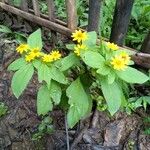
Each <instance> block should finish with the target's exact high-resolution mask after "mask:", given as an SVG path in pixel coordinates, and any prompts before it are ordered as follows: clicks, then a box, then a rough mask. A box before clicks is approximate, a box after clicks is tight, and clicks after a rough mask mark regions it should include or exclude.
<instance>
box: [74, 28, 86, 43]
mask: <svg viewBox="0 0 150 150" xmlns="http://www.w3.org/2000/svg"><path fill="white" fill-rule="evenodd" d="M71 37H72V38H73V41H77V42H78V43H80V42H81V41H85V40H86V39H87V38H88V35H87V32H82V31H81V30H76V31H75V32H74V33H72V36H71Z"/></svg>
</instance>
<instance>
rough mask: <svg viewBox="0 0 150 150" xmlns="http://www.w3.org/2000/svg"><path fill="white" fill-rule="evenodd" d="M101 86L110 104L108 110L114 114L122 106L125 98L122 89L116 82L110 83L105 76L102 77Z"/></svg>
mask: <svg viewBox="0 0 150 150" xmlns="http://www.w3.org/2000/svg"><path fill="white" fill-rule="evenodd" d="M101 88H102V92H103V95H104V98H105V99H106V102H107V105H108V110H109V112H110V114H111V115H113V114H114V113H116V112H117V111H118V110H119V108H120V106H121V102H122V99H123V93H122V90H121V88H120V87H119V86H118V84H117V83H116V82H113V83H112V84H109V83H108V81H107V80H106V79H104V78H103V79H102V78H101Z"/></svg>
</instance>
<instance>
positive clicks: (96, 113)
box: [90, 109, 99, 128]
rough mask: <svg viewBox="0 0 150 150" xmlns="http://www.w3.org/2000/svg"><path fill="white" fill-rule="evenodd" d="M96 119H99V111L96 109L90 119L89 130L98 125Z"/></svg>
mask: <svg viewBox="0 0 150 150" xmlns="http://www.w3.org/2000/svg"><path fill="white" fill-rule="evenodd" d="M98 118H99V111H98V110H97V109H95V111H94V113H93V117H92V121H91V125H90V126H91V128H95V127H96V124H97V123H98Z"/></svg>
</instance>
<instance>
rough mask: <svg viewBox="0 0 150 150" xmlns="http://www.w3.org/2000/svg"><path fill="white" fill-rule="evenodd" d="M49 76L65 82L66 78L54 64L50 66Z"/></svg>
mask: <svg viewBox="0 0 150 150" xmlns="http://www.w3.org/2000/svg"><path fill="white" fill-rule="evenodd" d="M50 74H51V78H52V79H53V80H55V81H57V82H59V83H62V84H67V79H66V77H65V76H64V74H63V73H62V72H61V71H60V70H59V69H58V68H56V67H55V66H51V68H50Z"/></svg>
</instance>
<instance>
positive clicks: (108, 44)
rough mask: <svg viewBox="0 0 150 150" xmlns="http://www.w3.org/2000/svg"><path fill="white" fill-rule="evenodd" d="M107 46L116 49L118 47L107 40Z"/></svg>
mask: <svg viewBox="0 0 150 150" xmlns="http://www.w3.org/2000/svg"><path fill="white" fill-rule="evenodd" d="M107 47H108V48H110V49H112V50H114V51H116V50H118V49H119V47H118V45H117V44H114V43H110V42H107Z"/></svg>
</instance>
